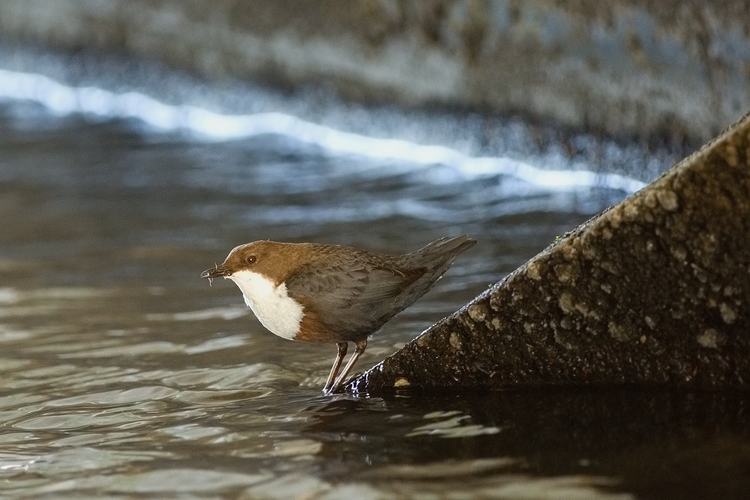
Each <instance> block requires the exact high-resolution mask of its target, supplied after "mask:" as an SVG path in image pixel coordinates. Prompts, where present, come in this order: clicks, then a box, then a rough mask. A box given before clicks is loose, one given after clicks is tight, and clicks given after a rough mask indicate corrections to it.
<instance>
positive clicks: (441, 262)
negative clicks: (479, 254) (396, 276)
mask: <svg viewBox="0 0 750 500" xmlns="http://www.w3.org/2000/svg"><path fill="white" fill-rule="evenodd" d="M476 244H477V240H475V239H473V238H470V237H469V236H467V235H465V234H462V235H461V236H454V237H452V238H440V239H439V240H435V241H433V242H432V243H428V244H427V245H425V246H424V247H422V248H420V249H419V250H417V251H415V252H412V253H410V254H408V255H407V256H406V257H407V258H408V259H409V261H411V263H412V265H414V266H415V267H421V266H424V267H426V268H427V269H428V270H430V271H432V270H434V269H436V268H443V269H442V272H440V274H442V273H443V272H445V271H446V270H447V269H448V268H449V267H450V266H451V264H453V261H454V260H456V257H458V255H459V254H461V253H462V252H464V251H466V250H468V249H469V248H471V247H473V246H474V245H476Z"/></svg>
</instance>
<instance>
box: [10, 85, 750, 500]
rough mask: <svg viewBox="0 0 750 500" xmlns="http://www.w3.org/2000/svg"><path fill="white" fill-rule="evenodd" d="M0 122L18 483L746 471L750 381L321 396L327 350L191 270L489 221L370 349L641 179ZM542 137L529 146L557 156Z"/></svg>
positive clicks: (452, 485)
mask: <svg viewBox="0 0 750 500" xmlns="http://www.w3.org/2000/svg"><path fill="white" fill-rule="evenodd" d="M374 116H375V117H378V116H379V115H378V114H377V113H375V115H374ZM443 119H448V118H445V117H444V118H443ZM461 119H462V118H461V117H457V118H456V120H461ZM416 120H417V121H416V122H415V123H416V125H415V126H416V127H419V126H422V125H420V123H421V122H420V121H419V120H418V119H416ZM426 127H427V128H429V127H430V126H426ZM0 130H1V131H2V134H0V220H1V221H2V226H1V227H2V230H0V376H1V377H2V378H1V379H0V380H1V382H0V478H2V480H3V483H2V486H0V488H2V490H3V494H4V495H7V496H18V497H21V496H24V497H35V498H44V497H49V498H81V497H84V496H89V497H95V498H107V497H111V498H122V497H140V496H166V497H174V496H184V497H186V498H204V497H211V498H217V497H223V498H290V497H304V498H341V497H350V498H355V497H356V498H360V497H361V498H403V497H405V496H415V495H417V494H420V495H422V498H460V497H485V498H540V497H546V498H633V497H642V498H712V497H713V498H719V497H721V498H731V497H735V498H741V496H742V494H743V493H744V492H746V491H748V488H750V482H749V481H750V480H748V476H747V474H746V471H747V470H750V458H748V457H750V454H748V452H747V450H748V449H750V439H749V436H748V429H750V426H749V425H748V404H750V400H749V399H750V398H748V397H746V396H744V395H738V394H734V393H729V394H725V393H690V392H673V391H667V390H661V389H657V388H652V389H643V388H611V389H605V388H601V389H596V390H560V389H555V390H547V391H523V392H513V391H509V392H500V393H470V394H460V395H459V394H453V395H425V394H421V395H420V394H409V393H405V394H400V395H398V396H394V397H391V398H388V399H380V398H352V397H349V396H345V395H337V396H331V397H326V396H323V395H322V394H321V393H320V388H321V387H322V385H323V383H324V381H325V377H326V375H327V373H328V369H329V367H330V363H331V362H332V360H333V357H334V354H335V347H334V346H327V345H321V346H316V345H304V344H296V343H293V342H289V341H285V340H283V339H280V338H277V337H275V336H273V335H271V334H270V333H268V332H267V331H265V330H264V329H263V328H262V327H261V326H260V324H259V323H258V322H257V320H255V319H254V318H253V316H252V314H250V313H249V310H248V309H247V308H246V307H245V306H244V305H243V303H242V299H241V296H240V293H239V291H238V290H237V289H236V287H235V286H234V285H233V284H232V283H230V282H227V281H214V283H213V286H209V283H208V282H207V281H206V280H201V279H200V278H199V277H198V276H199V274H200V272H201V271H202V270H203V269H206V268H208V267H211V266H212V265H213V264H214V263H215V262H220V261H221V260H223V258H224V257H225V255H226V253H227V252H228V251H229V250H230V249H231V248H232V247H234V246H235V245H237V244H240V243H244V242H248V241H252V240H256V239H266V238H268V239H274V240H283V241H316V242H328V243H339V244H347V245H354V246H358V247H361V248H367V249H370V250H375V251H384V252H400V251H409V250H413V249H416V248H418V247H419V246H421V245H423V244H425V243H427V242H429V241H431V240H432V239H435V238H438V237H441V236H445V235H455V234H460V233H469V234H471V235H472V236H474V237H475V238H477V239H478V240H479V242H480V243H479V245H477V246H476V247H475V248H474V249H472V250H471V251H470V252H467V253H466V254H464V255H462V256H461V257H460V258H459V259H458V260H457V262H456V264H455V265H454V267H453V268H452V269H451V270H450V271H449V272H448V273H447V275H446V276H445V277H444V279H442V280H441V281H440V282H439V283H438V285H437V286H436V288H435V289H434V290H433V291H431V292H430V293H429V294H428V295H426V296H425V297H424V298H423V299H421V300H420V301H419V302H417V303H416V304H415V305H414V306H413V307H411V308H410V309H408V310H407V311H405V312H404V313H402V314H401V315H399V316H398V317H397V318H396V319H394V320H393V321H392V322H390V323H389V324H388V325H387V326H386V327H385V329H384V330H383V331H382V332H381V333H379V334H378V335H377V336H376V337H375V338H374V339H373V340H372V341H371V342H370V345H369V347H368V350H367V352H366V353H365V355H364V356H363V357H362V359H361V360H360V362H359V364H358V366H357V368H358V369H360V370H363V369H365V368H367V367H369V366H371V365H372V364H374V363H376V362H377V361H379V360H380V359H382V358H383V357H385V356H387V355H388V354H390V353H392V352H394V351H395V350H396V349H398V348H399V347H400V346H402V345H403V344H404V343H406V342H407V341H409V340H410V339H411V338H413V337H414V336H416V335H417V334H418V333H419V332H421V331H422V330H423V329H424V328H426V327H427V326H429V325H430V324H432V323H433V322H435V321H436V320H438V319H440V318H441V317H443V316H444V315H446V314H448V313H450V312H452V311H453V310H455V309H457V308H458V307H460V306H461V305H462V304H464V303H465V302H467V301H468V300H470V299H471V298H472V297H474V296H475V295H477V294H478V293H480V292H481V291H482V290H484V289H485V288H486V287H487V286H488V285H489V284H491V283H494V282H496V281H497V280H499V279H501V278H502V277H503V276H505V275H506V274H507V273H509V272H510V271H512V270H513V269H515V268H516V267H517V266H518V265H520V264H522V263H523V262H525V261H526V260H527V259H528V258H530V257H531V256H533V255H534V254H535V253H537V252H538V251H540V250H541V249H543V248H544V247H545V246H546V245H548V244H549V243H551V242H552V241H554V239H555V236H557V235H561V234H563V233H564V232H565V231H567V230H569V229H571V228H573V227H574V226H575V225H577V224H579V223H580V222H582V221H584V220H586V219H587V218H589V217H590V216H592V215H594V214H595V213H597V212H598V211H600V210H602V209H604V208H606V207H607V206H609V205H610V204H612V203H615V202H617V201H618V200H620V199H622V198H623V197H624V196H626V195H627V194H628V192H627V191H623V190H618V189H613V188H611V187H608V186H607V185H606V183H604V184H605V185H603V186H596V185H593V186H591V185H579V186H576V185H574V183H573V185H571V186H562V187H561V186H550V185H546V184H545V183H543V182H534V181H533V179H524V178H521V177H519V176H513V175H508V174H507V173H503V172H498V173H492V172H481V173H474V174H472V173H471V172H467V171H465V170H461V169H457V168H456V166H455V165H452V164H444V163H440V162H435V163H430V162H420V161H408V159H404V158H401V159H398V158H390V159H384V158H377V157H373V156H372V155H369V156H368V155H366V154H363V155H358V154H355V153H353V152H348V153H346V152H341V151H337V152H336V151H331V150H329V149H326V148H324V147H322V146H321V145H320V144H316V143H314V142H312V143H311V142H310V141H304V140H300V139H299V138H295V137H293V136H289V135H284V134H259V135H255V136H252V137H244V138H240V139H238V140H231V141H230V140H223V141H207V140H202V139H200V138H195V137H193V136H192V135H191V134H185V133H184V131H181V130H179V128H178V129H174V130H167V131H164V130H161V131H159V130H154V129H151V128H149V127H147V126H144V124H143V123H142V122H139V121H138V120H136V119H125V120H123V119H113V118H106V117H101V116H99V117H94V118H92V117H91V116H86V115H81V114H78V113H65V114H58V115H55V114H52V113H50V111H49V109H46V108H45V107H44V106H42V105H40V104H39V103H38V102H28V101H18V100H6V101H5V102H3V103H2V104H0ZM358 132H362V131H361V130H360V131H358ZM449 146H450V147H451V148H454V147H455V146H456V145H455V144H450V145H449ZM462 154H464V153H462ZM467 154H468V153H467ZM496 158H501V157H496ZM541 158H542V157H540V158H538V159H537V162H536V163H534V161H533V158H531V166H533V167H534V168H540V169H544V167H545V162H544V160H543V159H541ZM513 161H515V160H513ZM524 161H527V162H528V161H529V158H525V159H524ZM588 166H589V167H591V169H592V170H597V169H598V168H600V166H599V165H597V164H588ZM662 166H663V167H664V168H666V165H662ZM576 168H577V169H578V170H580V169H581V168H582V167H581V166H580V165H579V166H578V167H576Z"/></svg>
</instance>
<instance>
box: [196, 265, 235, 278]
mask: <svg viewBox="0 0 750 500" xmlns="http://www.w3.org/2000/svg"><path fill="white" fill-rule="evenodd" d="M227 276H229V272H228V271H227V268H226V267H224V266H223V265H222V266H216V267H212V268H211V269H206V270H205V271H203V272H202V273H201V278H208V279H214V278H226V277H227Z"/></svg>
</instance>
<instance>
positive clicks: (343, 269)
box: [201, 235, 476, 394]
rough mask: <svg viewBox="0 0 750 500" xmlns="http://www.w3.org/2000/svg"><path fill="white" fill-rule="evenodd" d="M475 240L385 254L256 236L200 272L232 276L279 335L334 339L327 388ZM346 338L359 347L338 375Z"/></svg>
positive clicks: (337, 382)
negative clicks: (220, 261) (334, 350)
mask: <svg viewBox="0 0 750 500" xmlns="http://www.w3.org/2000/svg"><path fill="white" fill-rule="evenodd" d="M475 244H476V240H473V239H471V238H469V237H468V236H466V235H461V236H456V237H454V238H441V239H439V240H436V241H433V242H432V243H429V244H428V245H426V246H425V247H424V248H421V249H419V250H417V251H415V252H412V253H408V254H406V255H384V254H376V253H371V252H365V251H363V250H358V249H356V248H351V247H345V246H339V245H323V244H317V243H277V242H274V241H255V242H253V243H247V244H245V245H240V246H238V247H235V248H234V249H233V250H232V251H231V252H229V255H228V256H227V258H226V260H224V263H223V264H221V265H218V266H215V267H214V268H212V269H207V270H206V271H203V273H202V274H201V277H202V278H209V279H212V278H229V279H231V280H232V281H234V282H235V283H236V284H237V286H238V287H239V288H240V290H241V291H242V295H243V296H244V297H245V303H246V304H247V305H248V306H250V309H252V310H253V313H254V314H255V316H256V317H257V318H258V320H260V322H261V323H262V324H263V326H265V327H266V328H267V329H269V330H270V331H271V332H272V333H274V334H276V335H278V336H279V337H283V338H285V339H289V340H296V341H302V342H331V343H336V344H337V346H338V354H337V356H336V360H335V361H334V362H333V366H332V367H331V373H330V374H329V375H328V380H327V381H326V385H325V387H324V388H323V391H324V392H325V393H327V394H328V393H332V392H334V391H335V390H336V389H338V388H339V387H340V386H341V384H342V383H343V382H344V380H345V379H346V376H347V375H348V374H349V371H350V370H351V368H352V366H354V363H355V362H356V361H357V358H359V357H360V356H361V355H362V353H363V352H364V351H365V348H366V347H367V338H368V336H370V335H371V334H372V333H375V332H376V331H378V330H379V329H380V328H381V327H382V326H383V325H384V324H385V323H386V322H387V321H389V320H390V319H391V318H393V317H394V316H395V315H396V314H398V313H399V312H401V311H403V310H404V309H406V308H407V307H409V306H410V305H411V304H412V303H413V302H414V301H416V300H417V299H418V298H419V297H421V296H422V295H424V294H425V293H427V291H428V290H429V289H430V288H431V287H432V285H434V284H435V282H436V281H437V280H438V278H440V276H442V275H443V273H445V271H447V270H448V268H449V267H450V266H451V265H452V264H453V261H454V260H456V257H458V255H459V254H460V253H461V252H463V251H464V250H467V249H469V248H471V247H472V246H474V245H475ZM349 342H353V343H354V344H355V346H356V349H355V351H354V354H352V357H351V358H350V359H349V361H348V362H347V363H346V366H345V367H344V369H343V371H342V372H341V373H340V374H338V371H339V368H340V367H341V362H342V360H343V359H344V356H345V355H346V351H347V348H348V343H349ZM337 374H338V376H337Z"/></svg>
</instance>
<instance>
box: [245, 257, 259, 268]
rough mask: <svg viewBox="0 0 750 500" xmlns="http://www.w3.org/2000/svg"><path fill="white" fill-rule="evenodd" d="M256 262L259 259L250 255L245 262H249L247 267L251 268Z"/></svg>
mask: <svg viewBox="0 0 750 500" xmlns="http://www.w3.org/2000/svg"><path fill="white" fill-rule="evenodd" d="M256 260H258V259H256V258H255V255H248V256H247V257H245V262H247V265H249V266H251V265H253V264H255V261H256Z"/></svg>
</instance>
